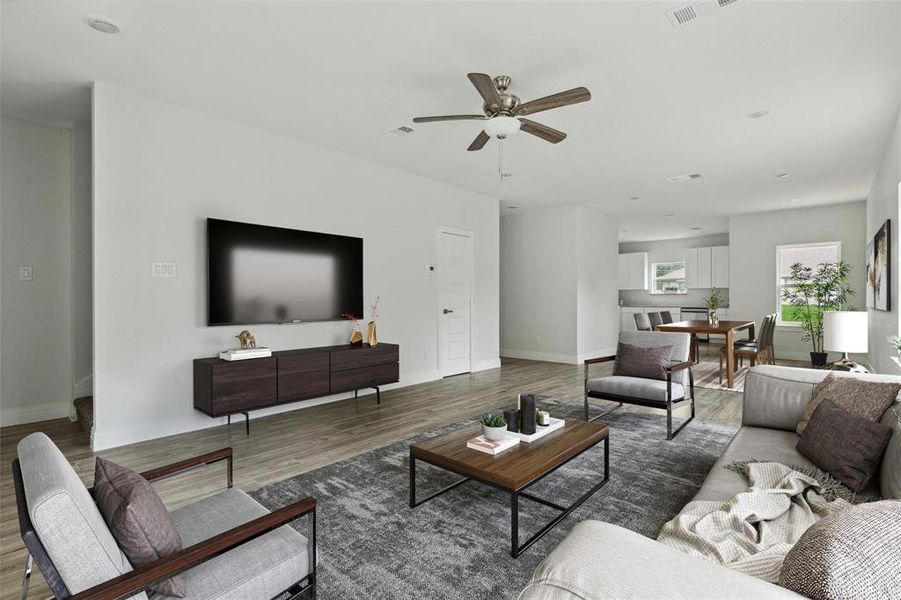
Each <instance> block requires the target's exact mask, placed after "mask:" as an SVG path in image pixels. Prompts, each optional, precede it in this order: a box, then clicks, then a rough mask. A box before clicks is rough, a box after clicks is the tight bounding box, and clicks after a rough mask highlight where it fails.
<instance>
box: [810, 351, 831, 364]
mask: <svg viewBox="0 0 901 600" xmlns="http://www.w3.org/2000/svg"><path fill="white" fill-rule="evenodd" d="M828 356H829V355H828V354H826V353H825V352H811V353H810V364H811V365H813V366H814V367H825V366H826V358H827V357H828Z"/></svg>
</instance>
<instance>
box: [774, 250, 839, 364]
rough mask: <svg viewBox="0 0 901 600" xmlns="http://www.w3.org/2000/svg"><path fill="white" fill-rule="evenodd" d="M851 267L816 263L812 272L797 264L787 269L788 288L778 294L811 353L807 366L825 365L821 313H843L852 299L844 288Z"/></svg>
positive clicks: (811, 269)
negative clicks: (838, 311) (835, 311)
mask: <svg viewBox="0 0 901 600" xmlns="http://www.w3.org/2000/svg"><path fill="white" fill-rule="evenodd" d="M850 271H851V267H850V266H849V265H848V264H846V263H843V262H837V263H820V264H819V265H817V267H816V268H815V269H814V268H813V267H806V266H804V265H803V264H801V263H795V264H793V265H792V266H791V272H790V274H789V277H788V279H789V286H790V287H786V288H784V289H783V290H782V299H783V300H784V301H785V302H788V303H789V304H790V305H791V306H792V307H793V308H792V311H791V314H792V317H793V318H792V319H791V320H792V321H799V322H800V323H801V330H802V331H803V332H804V341H806V342H810V344H811V346H812V347H813V350H812V351H811V353H810V363H811V364H812V365H814V366H823V365H825V364H826V353H825V352H824V351H823V313H825V312H827V311H832V310H844V309H845V308H846V307H847V304H848V301H849V300H850V298H851V296H853V295H854V290H852V289H851V286H850V285H849V284H848V273H849V272H850Z"/></svg>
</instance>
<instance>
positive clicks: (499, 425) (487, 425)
mask: <svg viewBox="0 0 901 600" xmlns="http://www.w3.org/2000/svg"><path fill="white" fill-rule="evenodd" d="M480 422H481V423H482V434H483V435H484V436H485V439H486V440H488V441H489V442H500V441H501V440H503V439H505V438H506V437H507V421H505V420H504V417H503V416H501V415H499V414H496V413H491V414H488V415H485V416H484V417H482V418H481V419H480Z"/></svg>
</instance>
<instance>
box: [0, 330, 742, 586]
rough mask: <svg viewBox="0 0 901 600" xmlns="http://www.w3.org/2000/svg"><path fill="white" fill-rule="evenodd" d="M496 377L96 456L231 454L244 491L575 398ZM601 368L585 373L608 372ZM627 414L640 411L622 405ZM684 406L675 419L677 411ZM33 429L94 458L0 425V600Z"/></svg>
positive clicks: (48, 428)
mask: <svg viewBox="0 0 901 600" xmlns="http://www.w3.org/2000/svg"><path fill="white" fill-rule="evenodd" d="M718 349H719V347H718V346H711V347H710V348H709V349H705V351H704V354H705V357H704V359H706V360H716V359H717V356H718ZM502 365H503V366H502V367H501V368H500V369H494V370H491V371H483V372H480V373H475V374H472V375H460V376H457V377H450V378H447V379H444V380H441V381H435V382H430V383H424V384H421V385H415V386H411V387H407V388H403V389H398V390H392V391H387V392H383V393H382V404H381V405H376V403H375V396H372V395H370V396H361V397H360V398H359V399H357V400H354V399H348V400H345V401H341V402H334V403H331V404H325V405H320V406H315V407H311V408H307V409H301V410H296V411H292V412H288V413H283V414H279V415H274V416H271V417H262V418H259V419H252V420H251V435H250V436H249V437H247V436H245V435H244V426H243V423H240V422H237V420H236V422H235V424H233V425H232V427H231V429H229V428H227V427H225V426H222V427H215V428H211V429H205V430H202V431H198V432H193V433H186V434H181V435H176V436H171V437H167V438H162V439H158V440H151V441H148V442H142V443H139V444H133V445H130V446H125V447H122V448H116V449H113V450H108V451H104V452H101V453H100V454H101V455H102V456H103V457H105V458H108V459H110V460H113V461H116V462H118V463H121V464H123V465H126V466H128V467H131V468H133V469H136V470H138V471H141V470H146V469H148V468H151V467H154V466H160V465H164V464H168V463H171V462H175V461H177V460H180V459H183V458H187V457H189V456H194V455H197V454H201V453H203V452H207V451H210V450H215V449H218V448H222V447H225V446H231V447H232V448H234V452H235V471H234V476H235V484H236V485H237V486H239V487H241V488H242V489H244V490H247V491H250V490H254V489H256V488H258V487H260V486H263V485H266V484H269V483H272V482H276V481H281V480H284V479H287V478H289V477H293V476H295V475H298V474H300V473H304V472H306V471H310V470H312V469H316V468H318V467H322V466H324V465H328V464H331V463H334V462H337V461H339V460H342V459H345V458H349V457H351V456H355V455H357V454H359V453H362V452H366V451H368V450H372V449H375V448H379V447H382V446H385V445H388V444H391V443H393V442H396V441H400V440H403V439H406V438H409V437H412V436H414V435H416V434H419V433H422V432H424V431H428V430H430V429H433V428H437V427H441V426H444V425H448V424H450V423H453V422H454V421H458V420H460V419H463V418H466V417H471V416H474V415H477V414H479V413H481V412H485V411H488V410H491V409H494V408H497V407H500V406H503V405H505V404H509V403H510V402H511V401H513V399H514V398H515V397H516V394H517V393H519V392H529V393H538V394H544V395H548V396H552V397H556V398H562V399H576V400H581V398H582V386H583V370H582V366H576V365H564V364H557V363H545V362H535V361H526V360H516V359H504V360H503V363H502ZM611 369H612V366H611V365H610V364H605V365H598V366H596V367H593V371H592V374H595V373H596V374H598V375H601V374H604V373H609V372H610V370H611ZM696 396H697V403H696V408H697V420H699V421H708V422H714V423H721V424H726V425H734V426H738V425H739V424H740V419H741V394H738V393H735V392H727V391H720V390H712V389H704V388H697V389H696ZM629 409H630V410H648V411H650V412H656V411H654V410H653V409H639V408H638V407H629ZM687 410H688V408H687V406H686V407H684V408H681V409H680V412H679V413H676V414H677V415H679V416H681V412H683V411H687ZM34 431H43V432H45V433H46V434H47V435H49V436H50V437H51V438H52V439H53V441H54V442H55V443H56V444H57V445H58V446H59V447H60V449H61V450H62V452H63V453H64V454H65V455H66V457H67V458H68V459H69V461H70V462H71V463H72V464H73V465H74V467H75V470H76V471H77V472H78V474H79V475H80V476H81V477H82V479H83V480H84V481H85V483H86V484H88V485H91V484H92V482H93V470H94V456H95V455H94V453H93V452H92V451H91V449H90V446H89V442H88V437H87V434H85V433H84V432H83V431H81V429H80V428H79V426H78V425H77V424H76V423H73V422H70V421H69V420H68V419H58V420H54V421H44V422H41V423H30V424H27V425H18V426H13V427H6V428H3V429H2V430H0V473H2V475H0V598H2V599H7V598H10V599H11V598H16V597H18V594H19V593H20V590H21V577H22V572H23V569H24V565H25V559H26V553H25V549H24V546H23V545H22V541H21V538H20V537H19V530H18V521H17V517H16V506H15V497H14V494H13V489H12V476H11V470H10V467H9V465H10V463H11V461H12V460H13V458H15V455H16V444H17V443H18V442H19V440H20V439H22V438H23V437H24V436H26V435H28V434H29V433H31V432H34ZM224 483H225V467H224V463H223V464H221V465H214V466H211V467H207V468H204V469H201V470H200V471H196V472H193V473H190V474H186V475H184V476H180V477H176V478H174V479H171V480H168V481H164V482H161V483H160V484H159V485H158V486H157V489H158V491H159V492H160V495H161V496H162V498H163V500H164V501H165V502H166V504H167V505H168V506H169V507H170V508H174V507H177V506H180V505H182V504H185V503H188V502H191V501H193V500H195V499H197V498H199V497H202V496H204V495H206V494H209V493H210V492H212V491H216V490H218V489H221V488H222V486H223V485H224ZM49 595H50V594H49V590H48V588H47V587H46V585H45V584H44V582H43V580H42V578H41V576H40V574H39V573H37V572H35V574H34V576H33V578H32V584H31V593H30V594H29V597H30V598H46V597H48V596H49Z"/></svg>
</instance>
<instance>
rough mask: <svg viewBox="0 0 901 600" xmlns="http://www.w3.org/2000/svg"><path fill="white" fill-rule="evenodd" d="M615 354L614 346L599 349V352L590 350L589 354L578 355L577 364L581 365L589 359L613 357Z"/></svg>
mask: <svg viewBox="0 0 901 600" xmlns="http://www.w3.org/2000/svg"><path fill="white" fill-rule="evenodd" d="M615 354H616V346H611V347H609V348H601V349H600V350H592V351H591V352H587V353H582V354H580V355H579V362H580V363H583V362H585V361H586V360H588V359H589V358H600V357H602V356H613V355H615Z"/></svg>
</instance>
